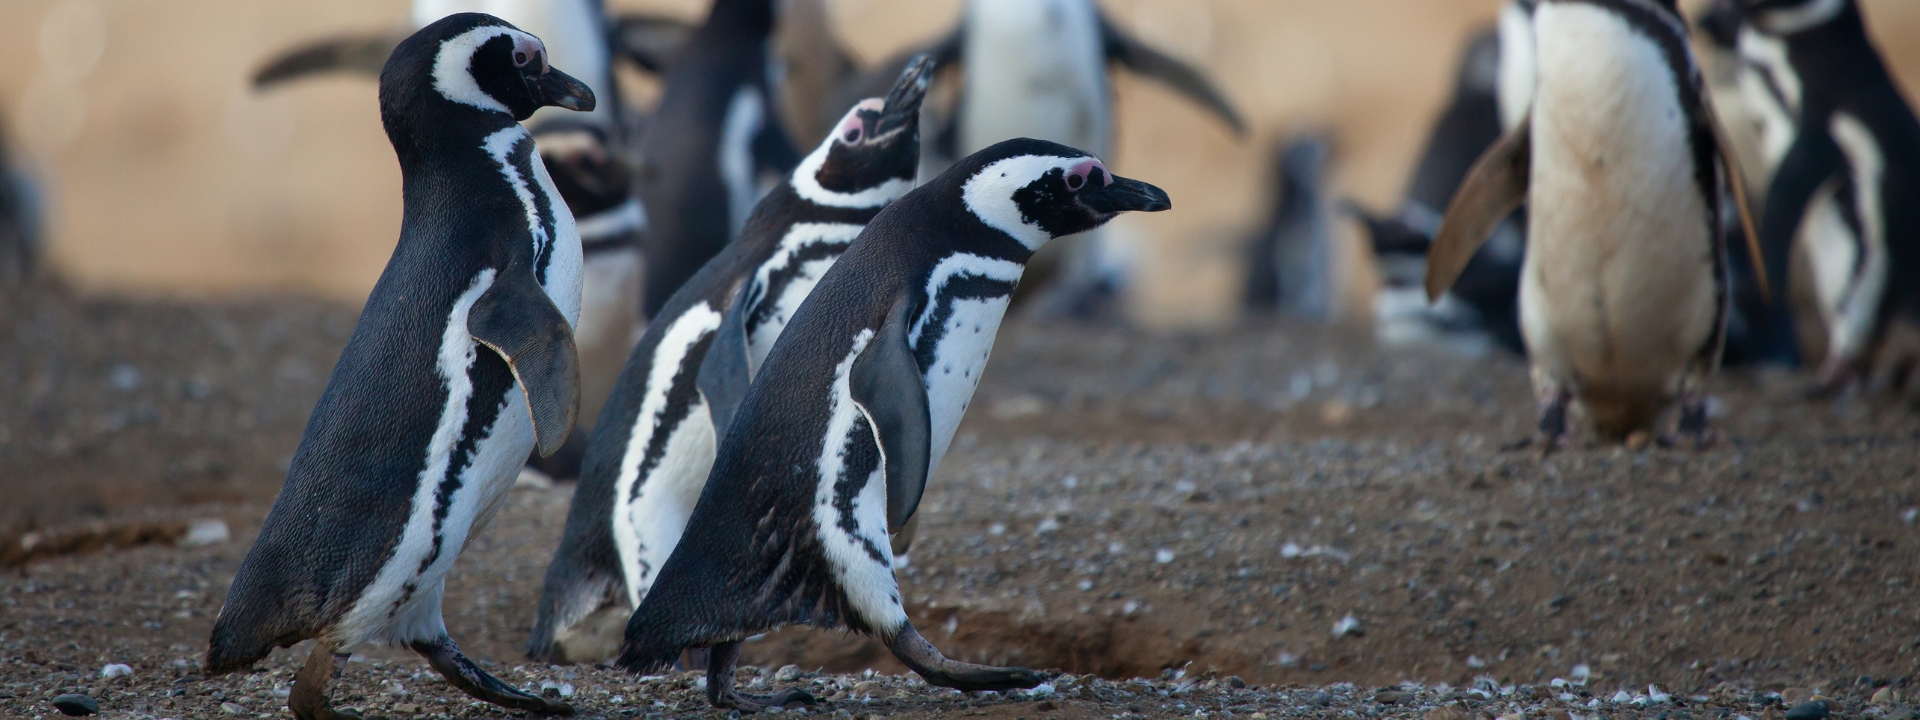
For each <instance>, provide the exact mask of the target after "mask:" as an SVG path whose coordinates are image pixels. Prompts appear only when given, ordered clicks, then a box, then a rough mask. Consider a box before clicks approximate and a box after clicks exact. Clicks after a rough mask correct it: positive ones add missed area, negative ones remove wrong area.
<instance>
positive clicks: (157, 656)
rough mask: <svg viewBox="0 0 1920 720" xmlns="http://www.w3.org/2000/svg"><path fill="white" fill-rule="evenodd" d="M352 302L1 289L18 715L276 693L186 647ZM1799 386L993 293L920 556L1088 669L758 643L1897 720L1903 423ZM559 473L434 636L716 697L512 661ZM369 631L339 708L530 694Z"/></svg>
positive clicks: (604, 711)
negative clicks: (1613, 416)
mask: <svg viewBox="0 0 1920 720" xmlns="http://www.w3.org/2000/svg"><path fill="white" fill-rule="evenodd" d="M351 327H352V312H351V311H350V310H342V309H340V308H335V307H331V306H325V305H321V304H317V303H302V302H288V301H265V300H263V301H259V302H251V303H235V304H221V305H212V304H196V303H190V302H177V303H144V302H131V301H80V300H77V299H74V298H71V297H69V296H67V295H65V294H62V293H59V292H53V293H50V294H42V295H38V296H35V297H27V298H23V297H19V296H15V297H13V298H0V371H3V372H5V373H6V377H8V378H9V379H10V382H13V383H15V385H14V387H16V388H20V389H23V390H21V391H17V392H0V492H5V493H6V494H7V495H8V496H9V498H10V500H12V502H0V717H5V718H12V717H21V718H31V717H37V716H48V717H50V716H52V714H53V713H54V712H55V710H54V706H53V704H52V703H53V700H54V698H55V697H58V696H61V695H65V694H85V695H87V696H89V697H90V698H91V699H92V701H93V702H95V703H97V705H98V707H99V708H100V711H101V712H102V714H104V715H106V716H109V717H148V716H151V717H154V718H182V719H184V718H199V717H232V716H236V715H238V716H252V715H258V714H265V715H268V716H271V717H288V716H289V715H288V714H287V713H286V711H285V709H284V707H283V705H284V699H283V697H281V696H280V695H279V693H284V692H285V689H286V686H287V682H288V679H289V678H290V677H291V674H292V672H293V671H294V670H295V669H296V668H297V666H298V664H299V662H300V659H301V657H302V655H303V651H304V649H305V648H304V647H296V648H295V649H294V650H293V651H281V652H276V653H275V654H274V655H273V657H272V658H270V659H269V660H268V661H266V662H264V663H263V664H262V665H261V667H260V669H259V671H258V672H256V673H253V674H245V675H231V676H226V677H219V678H203V677H201V675H200V672H199V666H198V658H199V657H200V655H201V653H202V651H203V648H204V644H205V640H206V634H207V630H208V627H209V626H210V624H211V621H212V616H213V615H214V613H216V612H217V611H218V608H219V605H220V603H221V601H222V599H223V597H224V593H225V589H226V586H227V584H228V583H229V582H230V581H231V579H232V573H233V571H234V569H235V568H236V567H237V565H238V563H239V560H240V558H241V557H242V556H243V555H244V554H245V552H246V548H247V545H248V543H249V542H250V541H251V539H252V537H253V535H254V533H255V532H256V531H257V530H258V525H259V522H260V521H261V519H262V518H263V517H264V515H265V509H266V506H267V504H268V503H269V502H271V499H272V497H273V494H274V492H275V491H277V489H278V486H279V482H280V473H281V472H283V470H282V468H283V466H284V462H285V458H286V457H287V456H288V455H290V454H291V452H292V449H293V446H294V444H295V443H296V442H297V441H298V438H299V432H300V428H301V425H302V424H303V423H304V420H305V414H306V412H307V410H308V408H310V407H311V403H312V402H313V398H314V397H316V396H317V395H318V392H319V390H320V387H321V385H322V384H324V382H325V378H326V373H327V368H328V366H329V364H330V363H331V361H332V359H333V357H334V355H335V354H336V353H337V352H338V348H339V346H340V344H341V343H343V342H344V340H345V336H346V333H347V332H348V331H349V330H350V329H351ZM1803 382H1804V380H1803V379H1802V378H1797V377H1792V376H1785V375H1754V374H1746V373H1734V374H1731V375H1729V376H1728V377H1725V378H1723V380H1722V381H1721V382H1720V384H1719V386H1718V393H1719V394H1718V397H1719V399H1720V402H1719V403H1718V407H1719V411H1718V415H1719V417H1718V422H1719V423H1720V428H1721V431H1722V435H1723V439H1722V440H1721V442H1719V443H1718V444H1717V445H1715V446H1713V447H1711V448H1709V449H1707V450H1704V451H1692V450H1669V449H1661V448H1659V447H1658V446H1653V447H1646V448H1635V449H1629V448H1624V447H1601V446H1595V445H1592V444H1590V443H1585V442H1580V443H1576V445H1575V447H1573V448H1571V449H1569V450H1567V451H1565V452H1563V453H1560V454H1558V455H1555V456H1553V457H1551V458H1549V459H1546V460H1541V459H1540V458H1538V457H1537V456H1536V455H1532V454H1527V453H1512V452H1503V451H1502V450H1501V449H1500V448H1501V446H1502V445H1504V444H1506V443H1508V442H1509V441H1511V440H1514V439H1517V438H1519V437H1521V436H1523V435H1524V433H1525V431H1526V429H1527V427H1528V425H1529V420H1530V418H1529V417H1528V416H1529V414H1530V412H1531V411H1530V409H1529V408H1530V407H1531V402H1530V400H1529V398H1528V393H1527V390H1526V383H1525V369H1524V367H1523V366H1522V365H1521V364H1519V363H1518V362H1517V361H1513V360H1510V359H1504V358H1492V359H1480V360H1467V359H1460V358H1455V357H1450V356H1445V355H1438V354H1423V353H1404V352H1398V353H1388V352H1383V351H1381V350H1379V349H1377V348H1375V347H1373V345H1372V344H1371V343H1370V342H1368V341H1367V340H1365V339H1364V338H1356V337H1349V336H1345V335H1342V334H1339V333H1335V332H1329V331H1326V330H1322V329H1316V328H1305V327H1295V326H1269V325H1252V326H1246V327H1242V328H1239V329H1236V330H1233V331H1223V332H1218V333H1209V334H1203V335H1169V334H1151V333H1143V332H1138V331H1126V330H1118V329H1063V328H1054V327H1048V328H1037V327H1033V326H1028V325H1023V324H1019V323H1012V324H1010V325H1009V326H1008V328H1007V329H1006V330H1004V331H1003V333H1002V339H1001V344H1000V346H999V348H998V349H997V350H996V353H995V357H994V363H993V365H992V366H991V369H990V371H989V373H988V376H987V379H986V381H985V385H984V386H983V387H982V389H981V391H980V394H979V396H978V398H977V399H976V402H975V403H974V404H973V405H974V409H973V411H972V414H971V415H970V416H969V418H968V420H967V422H966V424H964V425H963V427H962V429H961V432H960V435H959V437H958V438H957V439H956V442H955V447H954V450H953V452H952V453H951V454H950V455H949V456H948V458H947V460H946V462H945V463H944V464H943V466H942V467H941V468H940V471H939V473H938V474H937V475H936V477H935V478H934V480H933V482H932V484H931V485H930V487H929V490H928V495H927V498H926V500H925V502H924V504H923V505H922V509H921V512H922V518H923V519H922V526H921V534H920V540H919V543H918V544H917V545H916V547H915V549H914V551H913V554H912V562H911V563H910V564H909V565H908V566H907V567H906V568H905V569H903V570H902V571H901V573H900V580H901V583H902V590H903V592H904V594H905V597H906V599H907V601H908V604H909V608H910V611H911V613H912V616H913V620H914V622H915V624H916V625H918V626H919V627H920V628H921V630H922V632H923V634H925V635H926V636H927V637H928V638H929V639H930V640H932V641H933V642H934V643H935V644H937V645H939V646H940V647H942V648H943V649H944V650H946V651H947V652H948V654H949V655H951V656H953V657H956V658H958V659H962V660H968V661H974V662H996V663H1019V664H1024V665H1028V666H1031V667H1038V668H1048V669H1052V670H1055V671H1059V672H1062V673H1067V674H1065V675H1062V676H1060V677H1058V678H1056V679H1055V680H1054V681H1053V683H1052V692H1051V693H1045V692H1043V693H1040V694H1037V695H1030V694H1014V695H1009V696H999V695H978V696H963V695H959V694H956V693H952V692H947V691H940V690H934V689H931V688H928V687H926V686H925V685H924V684H921V683H919V682H918V681H917V680H915V679H913V676H911V674H909V673H906V672H905V670H904V669H903V668H902V667H901V666H900V665H898V664H897V663H896V662H894V661H893V660H892V659H891V658H890V657H888V656H887V655H886V653H885V651H884V650H883V649H881V648H880V647H878V646H877V645H875V644H873V643H871V642H869V641H867V640H865V639H864V638H861V637H857V636H847V635H843V634H840V633H831V632H821V631H815V630H807V629H789V630H785V631H781V632H777V633H774V634H771V635H768V636H766V637H763V638H760V639H758V640H756V641H755V642H752V643H749V644H748V652H747V657H746V662H748V663H750V664H752V665H754V666H757V667H759V668H763V669H764V670H762V671H755V672H754V673H753V674H752V675H751V677H752V678H753V679H751V680H748V683H749V685H750V686H754V685H757V684H759V683H762V682H764V683H767V684H770V685H771V686H774V687H780V686H785V685H793V684H799V685H806V686H809V687H810V688H811V689H812V690H813V691H814V693H815V694H816V695H818V696H819V697H820V698H821V699H822V701H823V702H822V704H821V705H818V706H816V707H815V708H813V709H811V710H809V711H808V712H809V713H810V714H831V715H835V716H838V717H850V716H859V715H867V716H873V717H879V716H896V715H897V716H903V717H919V716H931V715H935V714H939V715H950V714H954V713H960V714H971V715H981V716H990V717H1004V718H1033V719H1035V720H1037V719H1038V718H1041V717H1062V718H1082V717H1086V718H1091V717H1101V718H1108V717H1122V716H1124V717H1135V716H1141V717H1172V716H1182V717H1191V716H1195V715H1196V714H1199V715H1203V716H1213V715H1221V716H1232V717H1243V716H1249V717H1259V716H1260V715H1261V714H1264V715H1265V716H1267V717H1279V716H1282V715H1285V716H1289V717H1292V716H1312V717H1422V718H1424V720H1481V719H1482V718H1487V719H1491V718H1510V719H1513V720H1517V719H1518V718H1552V719H1553V720H1573V716H1580V717H1581V718H1589V717H1605V718H1611V719H1614V720H1619V719H1621V718H1634V719H1642V718H1644V719H1645V720H1659V719H1662V718H1664V719H1665V720H1708V719H1717V718H1722V717H1725V718H1737V717H1739V716H1746V717H1748V718H1752V720H1781V719H1782V718H1786V720H1812V718H1813V717H1814V715H1815V714H1817V713H1816V712H1815V711H1826V712H1830V713H1832V714H1833V715H1835V716H1861V717H1867V716H1875V717H1885V718H1887V720H1909V718H1911V713H1909V712H1908V711H1906V710H1905V709H1904V707H1905V705H1906V700H1905V699H1904V694H1905V693H1907V692H1910V691H1912V692H1920V690H1916V689H1915V687H1914V684H1915V682H1914V681H1915V676H1916V675H1917V674H1920V673H1916V664H1917V663H1920V652H1917V651H1920V601H1916V600H1915V599H1914V593H1913V586H1914V584H1915V583H1917V582H1920V577H1916V575H1915V571H1916V569H1917V568H1920V534H1916V531H1917V530H1920V525H1916V523H1915V521H1916V520H1917V519H1920V420H1917V419H1916V415H1915V413H1914V411H1913V408H1912V406H1911V405H1909V404H1907V403H1906V402H1904V401H1891V400H1872V399H1853V400H1848V401H1843V402H1840V403H1837V404H1835V403H1828V402H1812V401H1808V400H1805V399H1803V397H1802V393H1801V390H1802V383H1803ZM571 492H572V490H571V486H570V485H568V484H565V483H562V484H559V485H557V486H553V487H542V486H539V485H537V484H534V485H528V486H526V487H523V488H521V489H518V490H516V491H515V493H514V496H513V499H512V502H511V503H509V506H508V507H507V508H506V509H505V510H504V511H503V512H502V513H501V515H500V517H498V518H497V519H496V520H495V521H494V523H493V525H492V527H490V528H489V529H488V531H487V532H486V533H485V534H484V535H483V536H482V537H480V538H479V539H478V540H476V541H475V542H474V543H473V544H472V545H471V547H469V548H468V550H467V552H466V554H465V555H463V556H462V559H461V561H460V565H459V567H458V568H457V569H456V570H455V572H454V575H453V577H452V578H451V579H450V581H449V586H448V591H447V601H446V611H447V617H448V624H449V627H450V628H451V631H452V634H453V636H454V637H455V638H456V639H458V640H459V641H460V642H461V644H462V646H463V647H465V648H466V649H467V650H468V651H469V652H470V653H472V654H473V655H475V656H476V657H479V658H483V659H485V661H486V662H488V663H491V667H492V668H493V669H494V670H495V671H496V672H499V673H501V674H502V677H504V678H506V679H507V680H508V681H510V682H513V683H515V684H518V685H521V686H523V687H528V688H540V687H543V686H550V687H551V688H552V691H554V692H559V693H562V694H569V693H570V697H571V702H573V704H574V705H575V706H576V707H577V708H578V709H579V710H580V712H581V714H582V715H583V716H586V717H626V716H687V715H695V714H702V713H706V712H707V711H705V710H703V708H704V704H703V702H702V701H701V699H700V698H701V697H702V696H701V695H700V692H699V690H698V689H697V688H696V687H695V685H697V684H698V683H699V682H700V680H699V678H698V676H693V675H688V676H671V677H665V678H654V679H642V678H635V677H631V676H628V675H626V674H625V673H622V672H619V671H617V670H612V669H607V668H596V667H585V666H580V667H569V668H557V667H547V666H530V665H526V664H524V661H523V660H522V659H521V655H520V646H521V644H522V643H523V642H524V640H525V636H526V632H527V629H528V627H529V626H530V625H531V622H532V616H533V606H534V600H535V598H537V596H538V594H539V581H540V578H541V576H542V573H543V572H544V570H545V567H546V563H547V560H548V558H549V557H550V555H551V552H552V548H553V545H554V543H555V541H556V540H557V538H558V536H559V531H560V525H561V522H562V520H563V519H564V516H565V513H566V508H567V503H568V502H569V500H570V498H571ZM215 521H217V522H215ZM222 530H224V532H222ZM361 659H362V660H363V662H356V663H353V664H352V665H350V667H349V670H348V672H347V677H346V679H345V680H344V681H343V685H342V686H341V688H340V690H339V692H338V694H337V698H338V699H339V700H340V702H341V704H343V705H346V706H350V707H357V708H360V709H362V710H365V711H367V712H369V713H372V714H381V715H389V716H394V717H405V716H423V717H436V716H455V717H505V716H507V715H509V714H508V713H504V712H502V711H499V710H497V709H494V708H491V707H487V706H478V705H474V704H472V703H470V702H469V701H468V700H467V699H465V698H464V697H463V696H460V695H459V694H458V693H455V692H452V691H450V689H449V688H448V687H447V686H446V685H445V684H444V683H442V682H441V681H440V680H438V679H437V677H436V676H434V675H433V674H432V673H431V672H430V671H429V670H427V668H426V665H425V664H424V663H423V662H421V661H419V660H417V659H415V658H413V657H412V656H410V655H409V654H407V653H404V652H396V651H392V650H386V649H373V650H370V651H368V652H367V653H366V654H365V655H364V656H362V657H361ZM121 665H124V666H125V668H124V671H125V674H122V671H123V668H121V667H118V666H121ZM787 665H793V666H795V667H794V668H792V669H786V668H785V666H787ZM775 669H780V670H779V672H777V673H776V672H775ZM802 669H804V671H803V670H802ZM868 669H871V670H873V671H875V672H877V673H878V674H877V675H873V676H868V675H866V674H865V671H866V670H868ZM816 673H821V674H816ZM106 675H112V676H113V677H106ZM763 675H770V676H771V675H777V677H763ZM1242 685H1244V686H1245V687H1241V686H1242ZM1649 686H1653V687H1654V688H1658V690H1654V689H1651V688H1650V687H1649ZM1883 691H1884V692H1883ZM1816 694H1817V695H1818V697H1819V698H1820V699H1814V698H1815V697H1816ZM1876 696H1877V697H1878V702H1876V701H1875V700H1874V698H1876ZM75 702H78V701H77V700H76V701H75ZM796 712H797V710H796ZM1456 712H1457V713H1459V714H1458V715H1453V714H1450V713H1456ZM1790 713H1791V714H1790Z"/></svg>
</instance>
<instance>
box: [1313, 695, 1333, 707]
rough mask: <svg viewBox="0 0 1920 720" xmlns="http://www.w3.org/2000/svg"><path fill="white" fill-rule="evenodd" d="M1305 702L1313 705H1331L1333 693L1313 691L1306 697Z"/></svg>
mask: <svg viewBox="0 0 1920 720" xmlns="http://www.w3.org/2000/svg"><path fill="white" fill-rule="evenodd" d="M1307 704H1308V705H1312V706H1315V707H1325V706H1327V705H1331V704H1333V695H1332V694H1330V693H1324V692H1317V693H1314V694H1312V695H1310V696H1308V697H1307Z"/></svg>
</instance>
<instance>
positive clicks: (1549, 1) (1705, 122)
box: [1427, 0, 1758, 452]
mask: <svg viewBox="0 0 1920 720" xmlns="http://www.w3.org/2000/svg"><path fill="white" fill-rule="evenodd" d="M1532 24H1533V29H1534V46H1535V61H1534V71H1535V73H1536V77H1535V82H1534V89H1533V99H1532V103H1531V105H1530V108H1529V111H1528V115H1527V117H1526V118H1525V119H1524V120H1522V121H1521V122H1520V123H1519V124H1518V125H1517V126H1516V127H1515V128H1514V129H1513V130H1512V131H1510V132H1508V133H1507V134H1506V135H1504V136H1502V137H1501V138H1500V140H1499V141H1498V142H1496V143H1494V145H1493V147H1491V148H1489V149H1488V150H1487V152H1486V154H1485V155H1483V156H1482V157H1481V158H1480V160H1479V161H1478V162H1477V163H1475V165H1474V167H1473V170H1472V171H1470V172H1469V174H1468V177H1467V179H1466V181H1465V182H1464V183H1463V184H1462V186H1461V189H1460V191H1459V193H1458V194H1457V195H1456V196H1455V197H1454V199H1453V201H1452V203H1451V204H1450V205H1449V206H1448V208H1447V212H1446V216H1445V219H1444V220H1443V221H1442V223H1441V229H1440V234H1439V236H1438V237H1436V238H1435V240H1434V244H1433V249H1432V251H1431V252H1430V254H1429V257H1428V265H1427V292H1428V296H1429V297H1430V298H1438V297H1439V296H1440V295H1441V294H1442V293H1444V292H1446V290H1447V288H1449V287H1451V286H1452V284H1453V281H1454V279H1455V278H1457V277H1458V276H1459V274H1460V271H1461V269H1462V268H1464V267H1465V266H1466V264H1467V261H1468V260H1469V259H1470V258H1471V257H1472V256H1473V252H1474V250H1475V249H1476V248H1478V247H1479V246H1480V244H1481V243H1482V242H1484V241H1485V240H1486V239H1487V236H1488V235H1489V234H1490V233H1491V231H1492V230H1493V228H1494V226H1495V225H1496V224H1498V223H1499V222H1500V221H1501V220H1502V219H1503V218H1505V217H1506V216H1507V214H1508V213H1510V212H1512V211H1513V210H1514V208H1516V207H1518V206H1519V205H1520V204H1521V203H1523V202H1524V203H1526V205H1527V207H1528V232H1527V254H1526V259H1525V260H1524V261H1523V263H1522V273H1521V289H1520V327H1521V331H1522V334H1523V336H1524V337H1525V339H1526V344H1527V351H1528V359H1529V361H1530V363H1531V365H1532V374H1533V384H1534V392H1535V395H1536V398H1537V399H1538V401H1539V408H1538V416H1537V426H1536V427H1537V434H1536V436H1535V439H1536V440H1537V441H1538V442H1540V443H1541V444H1542V447H1543V449H1544V450H1545V451H1548V452H1551V451H1552V450H1553V449H1555V448H1557V447H1558V446H1559V445H1560V444H1561V443H1563V442H1564V440H1565V438H1566V435H1567V430H1568V421H1569V412H1570V410H1572V409H1574V408H1575V401H1576V400H1577V401H1578V406H1577V407H1578V408H1580V409H1583V410H1584V411H1585V413H1586V416H1587V419H1588V420H1589V421H1590V423H1591V425H1592V427H1593V429H1594V430H1595V431H1597V432H1598V433H1599V434H1600V435H1601V436H1602V437H1603V438H1605V439H1608V440H1623V439H1627V438H1629V437H1630V436H1632V435H1634V434H1636V433H1642V432H1648V433H1649V434H1650V431H1652V430H1653V429H1654V428H1655V425H1656V424H1657V423H1658V422H1659V420H1660V418H1661V417H1662V416H1663V415H1664V414H1665V413H1666V411H1667V409H1668V408H1669V407H1670V406H1671V405H1672V404H1673V403H1674V401H1675V400H1678V401H1679V403H1680V413H1679V415H1678V421H1677V423H1676V429H1677V430H1678V432H1679V433H1680V434H1682V435H1684V436H1688V437H1690V438H1691V439H1692V440H1694V441H1695V442H1696V443H1703V442H1705V441H1706V440H1707V439H1708V431H1709V429H1708V427H1707V402H1706V400H1707V395H1706V388H1705V383H1706V382H1707V380H1708V379H1709V378H1710V377H1711V376H1712V375H1713V373H1714V372H1715V371H1716V370H1717V369H1718V367H1719V362H1720V352H1721V348H1722V345H1723V342H1724V340H1725V333H1726V322H1727V315H1728V311H1729V304H1730V298H1731V284H1730V281H1729V272H1728V268H1727V252H1726V248H1725V236H1724V235H1723V234H1722V233H1721V232H1720V228H1721V227H1722V222H1721V218H1722V217H1723V216H1722V214H1721V213H1722V212H1723V211H1724V210H1725V208H1724V206H1723V205H1722V203H1721V195H1722V188H1723V187H1724V188H1730V189H1731V194H1732V195H1733V197H1734V199H1735V201H1734V202H1733V203H1732V205H1734V206H1735V208H1736V209H1737V210H1738V211H1739V212H1740V216H1741V218H1742V223H1743V224H1745V225H1747V226H1748V227H1749V228H1750V227H1751V223H1750V222H1749V221H1748V219H1747V213H1746V212H1745V209H1746V208H1745V190H1744V186H1742V185H1741V179H1740V176H1739V173H1738V171H1737V170H1736V169H1735V168H1734V167H1733V165H1734V162H1735V161H1734V160H1733V158H1732V157H1731V155H1730V153H1731V151H1730V150H1729V149H1728V148H1727V142H1726V141H1725V137H1724V134H1723V133H1722V132H1721V130H1720V128H1719V125H1718V122H1717V120H1716V119H1715V118H1714V117H1713V112H1712V105H1711V103H1710V102H1709V100H1708V98H1707V97H1706V95H1705V90H1704V87H1703V83H1702V80H1701V76H1700V72H1699V69H1698V67H1697V66H1696V65H1695V63H1694V60H1693V54H1692V51H1691V49H1690V48H1689V47H1688V45H1687V32H1686V27H1685V25H1684V23H1683V22H1682V21H1681V19H1680V16H1679V11H1678V10H1677V9H1676V8H1675V6H1674V0H1542V1H1541V2H1539V3H1537V5H1536V7H1535V8H1534V12H1533V23H1532ZM1747 241H1748V243H1749V245H1751V244H1752V243H1753V237H1752V235H1751V234H1750V233H1749V234H1747ZM1753 257H1754V259H1755V260H1757V259H1758V253H1757V252H1754V253H1753Z"/></svg>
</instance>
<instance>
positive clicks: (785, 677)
mask: <svg viewBox="0 0 1920 720" xmlns="http://www.w3.org/2000/svg"><path fill="white" fill-rule="evenodd" d="M803 674H804V673H802V672H801V671H800V666H799V665H782V666H780V669H779V670H775V671H774V672H773V679H774V681H776V682H793V681H795V680H799V679H800V676H801V675H803Z"/></svg>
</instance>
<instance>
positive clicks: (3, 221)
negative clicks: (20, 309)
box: [0, 118, 42, 289]
mask: <svg viewBox="0 0 1920 720" xmlns="http://www.w3.org/2000/svg"><path fill="white" fill-rule="evenodd" d="M10 137H11V136H10V135H9V134H8V133H7V126H6V122H5V119H4V118H0V289H5V288H8V287H12V286H15V285H20V284H23V283H25V282H26V281H27V280H28V279H30V278H32V277H33V275H34V272H35V271H36V269H37V268H38V267H39V264H40V254H41V247H40V244H41V242H42V240H41V232H40V193H39V191H38V189H37V188H36V187H35V185H34V183H33V180H32V179H31V178H29V177H28V175H27V173H26V171H25V170H24V169H23V168H21V167H20V162H19V158H17V157H16V156H15V155H14V153H13V149H12V147H11V146H10V144H9V142H10Z"/></svg>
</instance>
